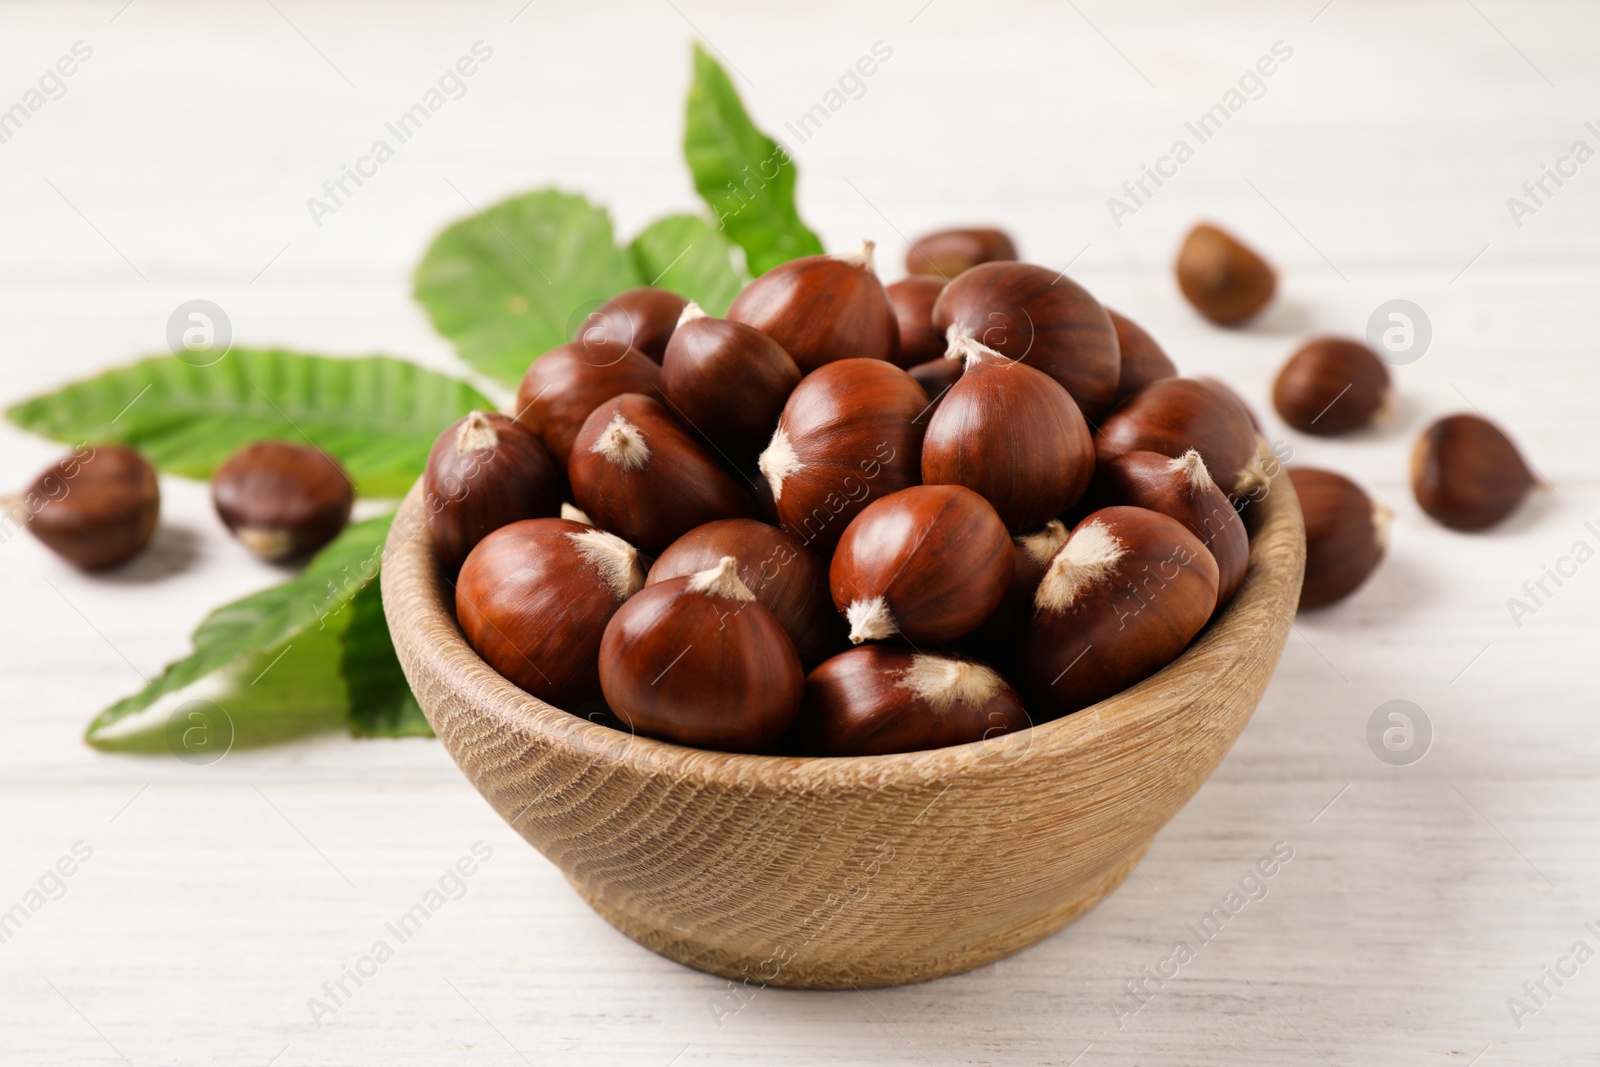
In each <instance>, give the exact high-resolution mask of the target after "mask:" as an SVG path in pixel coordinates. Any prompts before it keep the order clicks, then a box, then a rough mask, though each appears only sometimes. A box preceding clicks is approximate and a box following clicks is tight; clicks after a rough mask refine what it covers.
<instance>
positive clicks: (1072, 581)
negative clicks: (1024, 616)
mask: <svg viewBox="0 0 1600 1067" xmlns="http://www.w3.org/2000/svg"><path fill="white" fill-rule="evenodd" d="M1126 553H1127V549H1126V547H1124V545H1123V544H1122V542H1121V541H1119V540H1117V538H1116V536H1115V535H1114V534H1113V533H1112V532H1111V531H1110V530H1109V529H1107V528H1106V527H1105V525H1104V524H1102V523H1099V522H1091V523H1088V524H1087V525H1084V526H1080V527H1079V528H1078V529H1077V530H1075V531H1074V532H1073V534H1072V537H1071V538H1069V539H1068V540H1067V543H1066V544H1065V545H1064V546H1062V549H1061V551H1060V552H1057V553H1056V558H1055V559H1053V560H1052V561H1051V562H1050V569H1049V570H1047V571H1045V572H1044V580H1043V581H1041V582H1040V583H1039V589H1038V591H1037V592H1035V593H1034V595H1033V606H1034V607H1035V608H1037V609H1038V610H1040V611H1054V612H1062V611H1066V610H1067V609H1068V608H1070V607H1071V606H1072V603H1073V601H1075V600H1077V599H1078V594H1079V593H1081V592H1083V591H1084V590H1085V589H1086V588H1088V587H1089V586H1091V585H1093V584H1094V583H1096V582H1101V581H1104V580H1105V579H1106V578H1107V577H1109V576H1110V574H1111V572H1112V570H1114V569H1115V568H1116V565H1117V562H1118V561H1119V560H1120V559H1122V557H1123V556H1124V555H1125V554H1126Z"/></svg>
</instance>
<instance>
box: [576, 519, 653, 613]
mask: <svg viewBox="0 0 1600 1067" xmlns="http://www.w3.org/2000/svg"><path fill="white" fill-rule="evenodd" d="M574 510H576V509H574ZM580 514H581V513H580ZM567 536H568V537H569V538H571V540H572V543H573V545H574V546H576V548H577V549H578V554H579V555H581V556H582V557H583V560H584V562H585V563H587V564H589V565H590V566H591V567H593V568H594V569H595V570H597V571H599V572H600V577H601V578H602V579H604V580H605V583H606V584H607V585H609V586H610V587H611V591H612V592H613V593H615V594H616V595H617V599H618V600H627V599H628V598H629V597H631V596H632V595H633V594H635V593H637V592H638V591H639V590H641V589H643V588H644V568H643V567H641V566H640V565H639V550H638V549H636V548H634V547H633V546H632V545H630V544H628V542H626V541H624V540H623V539H622V538H620V537H618V536H617V535H616V534H613V533H606V532H605V531H604V530H585V531H583V532H582V533H574V534H568V535H567Z"/></svg>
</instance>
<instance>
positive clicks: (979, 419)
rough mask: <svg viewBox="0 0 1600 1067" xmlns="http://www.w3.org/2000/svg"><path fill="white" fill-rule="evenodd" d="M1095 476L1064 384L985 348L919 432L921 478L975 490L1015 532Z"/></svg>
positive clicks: (1061, 507)
mask: <svg viewBox="0 0 1600 1067" xmlns="http://www.w3.org/2000/svg"><path fill="white" fill-rule="evenodd" d="M1093 477H1094V441H1093V440H1092V439H1091V438H1090V436H1089V426H1088V424H1087V423H1085V422H1084V421H1083V413H1082V412H1080V411H1079V410H1078V405H1077V404H1076V403H1074V402H1073V399H1072V397H1071V396H1069V395H1068V394H1067V391H1066V390H1065V389H1063V388H1062V387H1061V384H1060V383H1059V382H1057V381H1056V380H1055V379H1054V378H1051V377H1050V376H1049V375H1046V374H1043V373H1041V372H1039V371H1036V370H1034V369H1033V368H1032V367H1030V366H1028V365H1027V364H1026V363H1015V362H1012V361H1011V360H1008V359H1005V358H1004V357H1002V356H997V355H994V354H993V353H990V352H988V351H987V350H986V349H985V350H979V351H976V352H974V354H973V355H972V356H971V357H969V358H968V360H967V370H966V373H965V374H963V375H962V376H961V378H960V380H959V381H957V382H956V384H955V385H953V386H951V388H950V391H949V392H948V393H947V394H945V397H944V399H943V400H942V401H940V403H939V407H938V408H937V409H936V410H935V411H934V413H933V416H932V417H931V418H930V419H929V420H928V430H927V433H926V434H925V435H924V436H923V439H922V480H923V482H924V483H926V484H928V485H964V486H966V487H967V488H968V489H972V490H974V491H976V492H977V493H978V494H979V495H980V496H982V497H983V498H984V499H985V500H987V501H988V502H989V503H990V504H991V505H993V507H994V510H995V511H997V512H998V513H999V514H1000V519H1001V521H1003V522H1004V523H1005V524H1006V528H1007V529H1009V530H1011V531H1012V532H1014V533H1022V532H1024V531H1027V530H1035V529H1038V528H1039V527H1040V526H1042V525H1044V524H1045V523H1046V522H1048V521H1050V520H1051V519H1052V518H1054V517H1055V516H1057V515H1059V514H1061V513H1062V512H1063V511H1065V510H1067V508H1069V507H1071V506H1072V505H1073V504H1074V503H1075V502H1076V501H1077V500H1078V498H1079V497H1081V496H1083V493H1084V490H1085V489H1087V488H1089V482H1090V479H1092V478H1093Z"/></svg>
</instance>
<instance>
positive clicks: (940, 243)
mask: <svg viewBox="0 0 1600 1067" xmlns="http://www.w3.org/2000/svg"><path fill="white" fill-rule="evenodd" d="M1016 258H1017V246H1016V244H1015V243H1014V242H1013V241H1012V240H1011V238H1010V236H1009V235H1008V234H1007V233H1006V232H1005V231H1004V230H997V229H993V228H991V227H971V228H967V229H955V230H936V231H935V232H933V233H930V234H925V235H923V236H922V237H919V238H917V239H916V240H915V241H914V242H912V244H911V247H910V248H909V249H908V250H907V251H906V271H907V272H908V273H910V274H931V275H935V276H937V277H941V278H954V277H955V276H956V275H958V274H960V273H961V272H962V271H965V270H970V269H971V268H973V267H976V266H977V265H978V264H980V263H993V262H996V261H998V260H1009V259H1016Z"/></svg>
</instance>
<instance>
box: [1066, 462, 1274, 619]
mask: <svg viewBox="0 0 1600 1067" xmlns="http://www.w3.org/2000/svg"><path fill="white" fill-rule="evenodd" d="M1095 482H1096V487H1097V489H1099V490H1100V496H1101V498H1102V499H1104V500H1106V501H1108V502H1110V503H1112V504H1124V505H1128V506H1130V507H1137V508H1148V509H1149V510H1151V511H1159V512H1160V513H1161V514H1163V515H1169V516H1171V517H1172V518H1174V519H1177V520H1178V521H1179V522H1181V523H1183V526H1184V528H1185V529H1186V530H1188V531H1189V532H1190V533H1192V534H1194V535H1195V536H1196V537H1198V538H1199V539H1200V543H1201V544H1203V545H1205V546H1206V548H1207V549H1209V550H1210V552H1211V555H1212V556H1213V557H1214V558H1215V559H1216V561H1217V607H1219V608H1220V607H1222V606H1223V605H1225V604H1226V603H1228V601H1230V600H1232V599H1233V595H1234V594H1235V593H1237V592H1238V591H1239V587H1240V586H1241V585H1243V584H1244V576H1245V572H1246V571H1248V570H1249V569H1250V535H1249V534H1248V533H1246V532H1245V528H1244V520H1243V519H1241V518H1240V517H1239V513H1238V512H1237V511H1235V510H1234V509H1233V505H1232V504H1231V503H1229V501H1228V497H1227V495H1226V494H1225V493H1223V491H1222V490H1221V489H1218V488H1217V485H1216V483H1215V482H1213V481H1212V480H1211V475H1210V473H1208V472H1207V471H1206V461H1205V460H1204V459H1202V458H1201V457H1200V453H1198V452H1196V451H1195V450H1194V449H1192V448H1191V449H1190V450H1189V451H1187V452H1185V453H1184V454H1183V455H1181V456H1179V457H1178V458H1177V459H1169V458H1168V457H1166V456H1163V455H1160V454H1158V453H1155V452H1128V453H1125V454H1123V455H1121V456H1116V457H1113V458H1111V459H1108V460H1106V461H1105V462H1104V463H1102V464H1100V466H1099V467H1098V468H1097V469H1096V470H1095Z"/></svg>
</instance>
